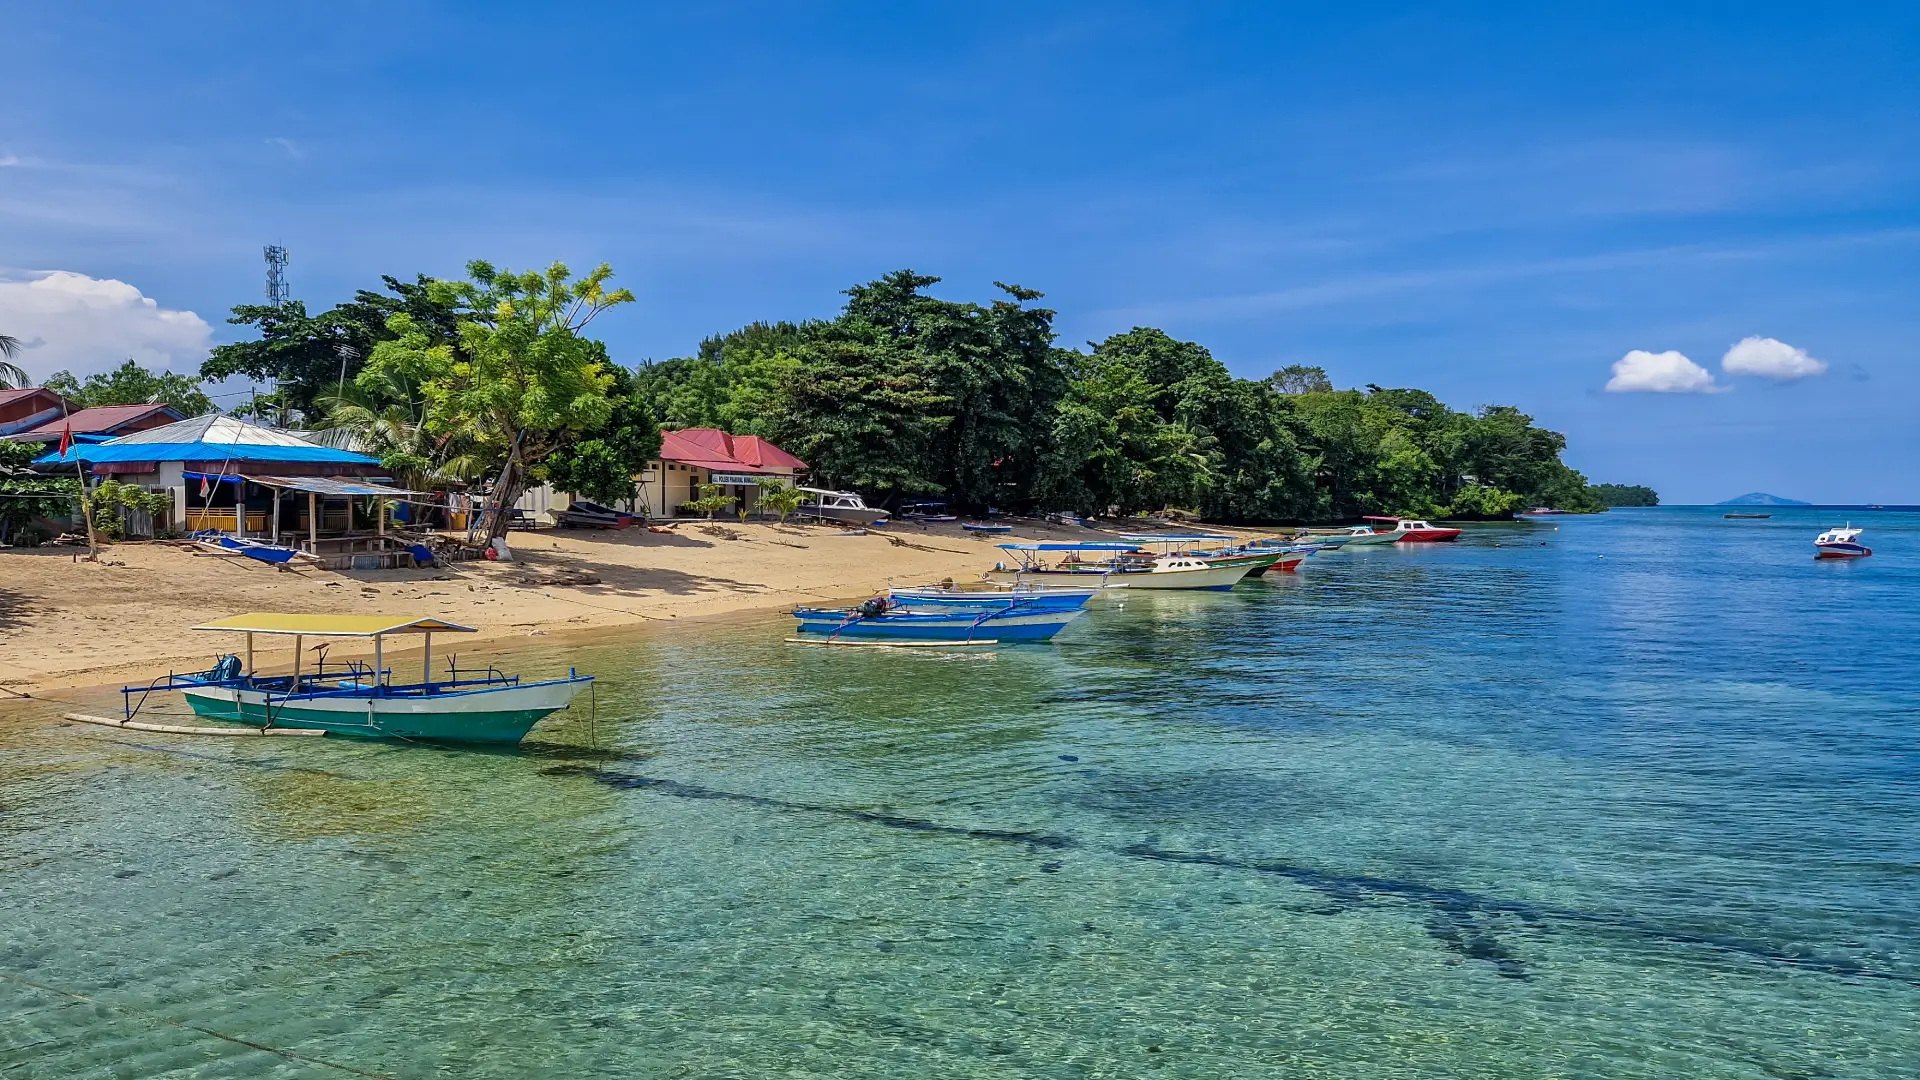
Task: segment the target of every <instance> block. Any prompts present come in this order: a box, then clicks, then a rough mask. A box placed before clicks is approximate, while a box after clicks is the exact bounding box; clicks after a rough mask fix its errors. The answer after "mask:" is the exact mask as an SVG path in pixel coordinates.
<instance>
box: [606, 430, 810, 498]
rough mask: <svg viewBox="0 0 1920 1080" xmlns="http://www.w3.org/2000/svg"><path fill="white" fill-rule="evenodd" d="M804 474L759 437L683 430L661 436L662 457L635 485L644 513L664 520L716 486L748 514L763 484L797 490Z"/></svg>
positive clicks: (800, 463)
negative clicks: (777, 483) (705, 489)
mask: <svg viewBox="0 0 1920 1080" xmlns="http://www.w3.org/2000/svg"><path fill="white" fill-rule="evenodd" d="M806 472H807V463H806V462H804V461H801V460H800V459H799V458H797V457H794V456H793V455H792V454H789V453H787V452H786V451H785V450H782V449H780V448H779V447H778V446H775V445H774V444H772V443H770V442H768V441H767V440H765V439H762V438H760V437H759V436H757V435H729V434H727V433H726V432H724V431H721V430H720V429H718V428H683V429H681V430H679V431H665V432H661V435H660V457H659V458H658V459H656V460H654V461H650V462H648V463H647V469H646V471H645V472H643V473H641V474H640V475H638V476H636V477H634V480H635V481H636V482H638V484H639V486H640V497H641V498H642V499H643V500H644V501H645V503H646V506H647V509H648V512H649V513H652V514H655V515H657V516H660V517H667V516H670V515H672V514H673V513H674V512H675V511H676V510H677V508H678V507H679V506H680V505H681V504H682V503H688V502H692V501H693V500H695V499H698V498H699V497H700V485H702V484H719V485H720V486H721V488H722V489H723V490H725V491H726V493H727V494H729V495H732V496H733V497H734V498H735V500H736V504H737V505H739V506H741V507H744V508H745V509H748V510H751V509H753V504H754V503H755V501H757V500H756V497H755V496H756V493H757V492H758V491H759V488H760V485H761V484H762V483H764V482H766V481H769V480H778V481H781V482H783V483H787V484H796V483H798V481H799V479H800V477H802V476H804V475H806Z"/></svg>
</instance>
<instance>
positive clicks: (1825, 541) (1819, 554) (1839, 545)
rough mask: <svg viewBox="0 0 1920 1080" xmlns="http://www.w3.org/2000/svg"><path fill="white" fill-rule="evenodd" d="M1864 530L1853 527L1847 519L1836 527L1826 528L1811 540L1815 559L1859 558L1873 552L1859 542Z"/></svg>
mask: <svg viewBox="0 0 1920 1080" xmlns="http://www.w3.org/2000/svg"><path fill="white" fill-rule="evenodd" d="M1863 531H1864V530H1861V529H1856V528H1854V527H1853V522H1851V521H1849V522H1847V523H1846V524H1845V525H1844V526H1842V527H1840V528H1838V529H1828V530H1827V531H1826V532H1823V533H1821V534H1820V535H1819V536H1818V537H1817V538H1815V540H1814V541H1813V548H1814V554H1813V557H1814V558H1816V559H1860V558H1865V557H1866V556H1868V555H1871V554H1873V549H1872V548H1870V547H1868V546H1867V545H1865V544H1863V543H1861V542H1860V534H1861V532H1863Z"/></svg>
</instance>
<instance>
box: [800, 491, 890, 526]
mask: <svg viewBox="0 0 1920 1080" xmlns="http://www.w3.org/2000/svg"><path fill="white" fill-rule="evenodd" d="M797 490H799V491H800V492H801V494H803V495H805V496H806V497H807V501H805V502H803V503H801V504H800V511H799V513H800V516H801V517H803V518H817V519H819V520H821V521H838V522H841V523H843V524H847V525H880V524H884V523H885V522H886V520H887V517H888V515H887V512H886V511H885V510H875V509H874V508H872V507H870V506H868V505H867V501H866V500H865V499H863V498H861V497H860V495H859V493H858V492H853V491H828V490H826V489H825V488H808V487H803V488H799V489H797Z"/></svg>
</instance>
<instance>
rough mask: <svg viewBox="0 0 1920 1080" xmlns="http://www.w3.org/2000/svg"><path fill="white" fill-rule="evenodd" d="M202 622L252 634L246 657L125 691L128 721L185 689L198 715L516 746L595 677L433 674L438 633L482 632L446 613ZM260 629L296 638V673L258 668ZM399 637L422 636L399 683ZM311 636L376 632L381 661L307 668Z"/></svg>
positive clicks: (263, 616) (376, 655) (261, 616)
mask: <svg viewBox="0 0 1920 1080" xmlns="http://www.w3.org/2000/svg"><path fill="white" fill-rule="evenodd" d="M194 629H195V630H220V631H226V632H229V633H240V634H245V635H246V653H245V655H246V659H245V660H244V661H243V660H242V659H241V658H240V657H239V656H233V655H229V656H224V657H221V658H220V660H219V661H218V662H217V663H215V664H214V666H213V667H212V668H210V669H208V670H206V671H202V672H197V673H195V674H191V675H169V676H167V677H166V678H165V679H160V680H155V681H154V682H153V683H150V684H148V685H146V686H129V687H125V688H123V689H122V690H121V693H122V694H123V695H125V697H126V715H127V718H128V719H132V717H133V715H134V713H136V712H137V711H139V707H140V705H141V704H142V703H144V702H145V701H146V699H147V696H148V695H149V694H152V693H154V692H156V691H172V690H178V691H180V692H181V693H182V695H183V696H184V697H185V698H186V700H187V704H188V705H190V706H191V707H192V708H193V711H194V712H195V713H196V714H198V715H200V716H202V717H205V718H207V719H210V720H220V721H227V722H232V723H242V724H250V725H253V726H257V727H272V728H281V727H285V728H312V729H319V730H321V731H325V732H328V733H329V734H337V735H353V736H359V737H362V738H374V739H425V740H434V741H444V742H481V743H517V742H519V741H520V740H521V739H522V738H524V737H526V734H527V732H528V731H529V730H530V729H532V727H533V725H534V724H536V723H538V722H539V721H540V719H541V718H542V717H544V716H546V715H548V714H549V713H553V712H556V711H558V710H560V709H564V708H566V707H567V705H568V704H569V703H570V702H571V701H572V700H573V699H574V697H575V695H577V694H579V693H580V692H581V691H582V690H585V689H586V688H587V687H588V685H589V684H591V683H592V682H593V677H592V676H591V675H579V674H576V673H573V672H569V673H568V675H567V677H566V678H564V679H548V680H544V681H539V682H522V681H521V680H520V677H519V676H517V675H505V674H501V673H500V672H498V671H495V670H494V669H493V668H491V667H489V668H487V669H486V670H485V671H484V672H481V673H475V674H473V675H472V676H471V677H462V674H463V673H462V672H461V671H460V670H458V669H450V673H449V677H448V678H446V679H435V678H434V677H433V635H434V634H443V633H453V634H470V633H473V632H474V629H473V627H470V626H460V625H458V624H455V623H450V622H445V621H442V620H440V619H408V618H403V617H398V616H392V615H289V614H277V613H264V612H256V613H253V614H248V615H235V616H233V617H231V618H226V619H220V620H217V621H215V622H211V623H207V624H205V625H203V626H196V627H194ZM258 634H266V635H270V636H273V637H291V638H293V647H294V654H293V655H294V662H293V672H292V674H290V675H261V674H259V673H257V672H256V670H255V668H254V637H255V635H258ZM393 635H420V636H421V639H422V643H423V645H424V648H423V649H422V655H421V661H420V681H419V682H397V681H395V680H394V678H393V672H392V671H391V670H389V669H388V668H386V666H385V662H384V656H385V647H384V646H385V642H386V639H387V638H388V637H390V636H393ZM309 637H320V638H362V639H365V638H371V639H372V640H373V663H372V664H371V665H370V666H369V665H368V664H365V663H362V662H360V661H357V660H356V661H349V662H348V663H346V664H343V665H340V666H337V667H335V668H333V669H332V670H329V669H328V668H327V666H326V660H325V656H324V654H323V655H322V657H321V659H320V662H319V665H318V667H317V669H316V670H313V671H303V670H302V664H303V658H304V656H305V649H304V646H305V643H306V639H307V638H309Z"/></svg>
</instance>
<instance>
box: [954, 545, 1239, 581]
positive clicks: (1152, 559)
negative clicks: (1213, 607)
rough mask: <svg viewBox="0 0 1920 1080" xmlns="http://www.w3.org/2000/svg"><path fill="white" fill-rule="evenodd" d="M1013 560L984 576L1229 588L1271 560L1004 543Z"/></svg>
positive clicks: (1137, 548) (1133, 547) (1114, 547)
mask: <svg viewBox="0 0 1920 1080" xmlns="http://www.w3.org/2000/svg"><path fill="white" fill-rule="evenodd" d="M1000 550H1002V551H1005V552H1007V553H1008V555H1010V556H1011V558H1012V562H1011V564H1009V562H1008V561H1007V560H1005V559H1003V560H1001V561H1000V562H999V563H996V564H995V565H994V568H993V569H991V570H989V571H987V572H986V575H985V577H986V579H987V580H988V581H999V582H1010V583H1015V584H1029V583H1030V584H1041V585H1080V586H1091V587H1097V588H1103V589H1231V588H1233V587H1234V586H1235V585H1236V584H1238V583H1239V581H1240V579H1241V578H1244V577H1246V576H1247V574H1248V573H1250V572H1251V571H1252V570H1253V568H1254V567H1255V566H1256V565H1269V566H1270V565H1272V562H1273V559H1272V558H1271V557H1270V556H1263V555H1249V556H1239V557H1225V558H1209V557H1203V556H1198V555H1180V554H1173V555H1154V554H1152V553H1150V552H1145V551H1141V550H1140V546H1139V545H1138V544H1132V543H1111V542H1104V541H1088V542H1084V543H1075V542H1061V541H1045V542H1038V543H1020V544H1001V545H1000Z"/></svg>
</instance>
